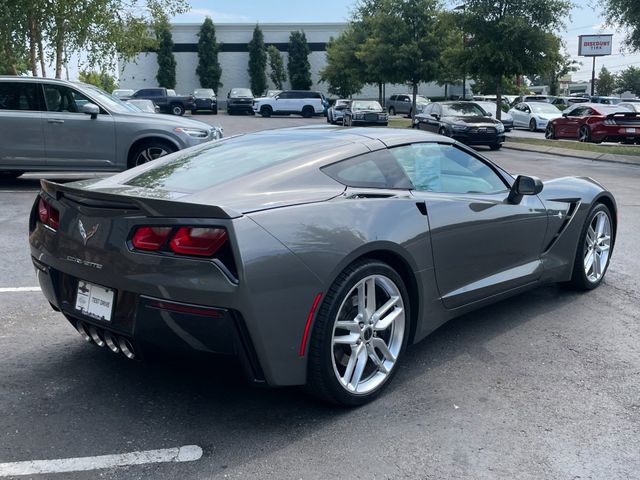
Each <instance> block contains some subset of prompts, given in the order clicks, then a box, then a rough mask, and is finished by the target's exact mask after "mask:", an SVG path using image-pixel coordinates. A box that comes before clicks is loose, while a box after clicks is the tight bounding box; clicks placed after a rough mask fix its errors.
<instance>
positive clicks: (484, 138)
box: [414, 102, 505, 150]
mask: <svg viewBox="0 0 640 480" xmlns="http://www.w3.org/2000/svg"><path fill="white" fill-rule="evenodd" d="M414 127H415V128H418V129H420V130H426V131H428V132H433V133H439V134H440V135H445V136H447V137H451V138H453V139H455V140H458V141H459V142H462V143H464V144H466V145H488V146H489V147H490V148H491V150H498V149H499V148H500V147H502V144H503V143H504V139H505V137H504V125H503V124H502V122H500V121H499V120H496V119H495V118H492V117H490V116H489V115H487V112H485V111H484V110H483V109H482V108H480V107H479V106H478V105H477V104H476V103H475V102H433V103H431V104H429V105H428V106H427V108H425V110H424V112H422V113H419V114H418V115H416V117H415V124H414Z"/></svg>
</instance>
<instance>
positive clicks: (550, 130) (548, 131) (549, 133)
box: [544, 124, 556, 140]
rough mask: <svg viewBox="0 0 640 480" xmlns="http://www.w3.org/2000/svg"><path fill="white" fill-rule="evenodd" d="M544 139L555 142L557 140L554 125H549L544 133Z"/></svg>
mask: <svg viewBox="0 0 640 480" xmlns="http://www.w3.org/2000/svg"><path fill="white" fill-rule="evenodd" d="M544 137H545V138H546V139H547V140H554V139H555V138H556V134H555V132H554V130H553V125H551V124H549V125H547V129H546V130H545V131H544Z"/></svg>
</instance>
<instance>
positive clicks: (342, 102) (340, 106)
mask: <svg viewBox="0 0 640 480" xmlns="http://www.w3.org/2000/svg"><path fill="white" fill-rule="evenodd" d="M347 105H349V100H336V103H335V104H334V106H333V107H334V108H335V109H336V110H344V109H345V108H346V107H347Z"/></svg>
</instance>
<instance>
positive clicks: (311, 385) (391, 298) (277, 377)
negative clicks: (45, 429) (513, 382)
mask: <svg viewBox="0 0 640 480" xmlns="http://www.w3.org/2000/svg"><path fill="white" fill-rule="evenodd" d="M524 167H525V165H521V166H520V168H524ZM579 173H580V174H581V172H579ZM177 192H180V194H178V193H177ZM34 200H35V201H34V204H33V208H32V211H31V214H30V217H29V246H30V256H31V258H32V259H33V263H34V266H35V268H36V270H37V272H38V275H37V278H38V282H39V283H40V287H41V292H42V294H43V295H44V296H45V298H46V300H47V301H48V302H49V303H50V304H51V306H52V308H53V309H54V310H55V311H56V312H60V313H58V314H52V315H57V316H58V318H59V319H60V321H68V322H69V323H70V324H71V325H73V327H75V328H76V329H77V330H78V332H79V333H80V335H81V338H82V339H83V340H86V341H87V342H91V343H92V344H93V345H94V346H95V345H97V346H100V347H102V350H103V352H100V353H102V354H104V351H110V352H113V353H114V354H117V355H118V356H120V357H121V358H122V359H123V361H129V360H126V358H129V359H135V358H138V357H142V358H143V357H144V354H145V349H146V348H148V347H149V346H151V347H156V348H157V347H162V348H165V349H169V350H174V351H180V350H181V349H182V350H183V351H184V350H185V349H186V350H187V351H191V350H193V351H197V352H198V353H199V354H200V355H203V354H213V353H216V354H223V355H233V356H236V357H238V358H239V359H240V364H241V365H242V367H243V372H244V373H245V375H246V377H247V378H248V379H249V380H250V381H252V382H254V383H256V384H262V385H269V386H285V385H288V386H291V385H303V384H306V385H307V389H308V391H309V392H311V393H312V394H314V395H316V396H318V397H319V398H321V399H323V400H325V401H328V402H332V403H337V404H341V405H345V406H356V405H362V404H364V403H367V402H369V401H371V400H373V399H374V398H376V396H378V395H379V394H380V393H381V392H382V391H383V390H384V388H385V387H386V386H388V385H389V383H390V381H391V380H392V378H393V376H394V374H395V373H396V372H397V371H398V369H399V367H401V365H402V362H403V356H404V353H405V351H406V348H407V346H408V345H410V344H413V343H416V342H419V341H420V340H422V339H423V338H425V337H426V336H427V335H428V334H429V333H430V332H433V331H434V330H436V329H437V328H438V327H439V326H441V325H442V324H443V323H444V322H446V321H447V320H449V319H451V318H454V317H456V316H459V315H462V314H465V313H468V312H471V311H473V310H475V309H478V308H481V307H485V306H487V305H488V304H491V303H494V302H496V301H498V300H501V299H504V298H507V297H510V296H512V295H513V294H514V293H517V292H522V291H525V290H527V289H530V288H533V287H536V286H540V285H545V284H550V283H554V282H570V283H571V284H572V286H573V287H574V288H578V289H582V290H592V289H594V288H596V287H598V286H599V285H600V284H601V283H602V281H603V279H604V278H605V275H606V272H607V268H608V266H609V261H610V258H611V255H612V252H613V249H614V245H615V240H616V233H617V230H616V227H617V222H616V219H617V208H616V202H615V199H614V197H613V195H612V194H611V193H610V192H609V191H608V190H606V189H605V188H604V187H603V186H602V185H601V184H600V183H598V182H596V181H594V180H591V179H589V178H585V177H584V176H580V177H567V176H565V177H563V178H558V179H555V180H546V181H545V182H544V183H543V182H542V181H541V180H539V179H537V178H534V177H529V176H525V175H519V176H518V177H515V178H514V177H513V176H511V175H509V174H508V173H507V172H505V170H503V169H502V168H501V167H500V166H498V165H496V164H494V163H492V162H491V161H490V160H488V159H486V158H484V157H483V156H481V155H479V154H478V153H477V152H474V151H473V150H471V149H468V148H466V147H464V146H462V145H459V144H457V143H456V142H454V141H453V140H451V139H448V138H445V137H441V136H435V135H430V134H426V133H425V132H417V131H412V130H407V129H390V128H380V129H364V128H360V129H358V128H354V129H349V130H347V131H345V130H340V129H318V128H315V129H309V128H304V127H303V128H297V129H284V130H275V131H262V132H258V133H250V134H246V135H239V136H236V137H231V138H228V139H224V140H222V141H220V142H216V143H215V145H202V146H200V147H196V148H195V149H192V150H190V151H189V152H184V153H182V152H179V153H177V154H174V155H172V156H171V157H167V158H165V159H161V160H159V161H157V162H156V163H155V164H153V165H150V166H144V167H140V168H137V169H134V170H131V171H129V172H124V173H121V174H118V175H115V176H112V177H111V178H108V179H92V180H90V181H89V182H86V181H85V182H74V183H64V184H59V183H54V182H51V181H46V180H45V181H43V182H42V190H41V191H40V192H39V194H38V195H37V196H36V198H35V199H34ZM427 215H428V221H427ZM558 295H561V293H560V291H559V293H558ZM90 299H94V300H93V301H91V300H90ZM96 300H97V301H96ZM65 319H66V320H65ZM464 341H465V342H467V343H469V342H478V345H477V347H478V348H481V347H482V345H481V343H482V341H483V339H482V338H475V339H472V338H465V339H464ZM68 350H70V349H66V348H65V349H55V352H56V353H55V354H56V355H67V354H69V352H68ZM52 351H53V350H52ZM76 352H77V349H75V348H74V349H73V350H72V354H75V353H76ZM93 353H95V354H98V352H97V349H96V352H91V354H93ZM52 354H54V353H52ZM87 355H88V354H83V357H86V356H87ZM420 355H421V352H420V351H419V350H418V351H414V352H413V354H412V357H413V358H412V361H420V360H419V359H418V358H417V357H418V356H420ZM430 355H431V354H430ZM125 357H126V358H125ZM74 361H75V360H74ZM92 366H95V362H90V361H87V362H85V365H84V367H83V368H84V369H85V371H86V372H85V373H86V375H87V376H89V377H91V376H92V372H91V369H92V368H93V367H92ZM96 368H99V369H100V372H101V374H104V373H105V372H104V370H105V369H113V371H114V372H115V371H118V370H122V369H123V367H121V366H118V365H116V364H114V363H112V362H108V363H107V362H101V363H100V366H99V367H96ZM58 373H59V374H63V372H58ZM50 374H51V375H56V372H55V371H53V372H50ZM96 375H97V373H96V372H93V376H96ZM107 375H108V373H107ZM140 379H141V381H144V380H143V377H140ZM52 380H55V378H53V379H52ZM408 385H409V382H408V383H407V384H405V385H404V386H403V388H405V387H407V386H408Z"/></svg>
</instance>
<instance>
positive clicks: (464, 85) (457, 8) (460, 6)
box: [453, 3, 467, 100]
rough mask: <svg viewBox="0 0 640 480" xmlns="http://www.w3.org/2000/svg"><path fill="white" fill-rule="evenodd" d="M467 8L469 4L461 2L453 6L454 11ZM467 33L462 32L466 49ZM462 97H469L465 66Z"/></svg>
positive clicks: (463, 47)
mask: <svg viewBox="0 0 640 480" xmlns="http://www.w3.org/2000/svg"><path fill="white" fill-rule="evenodd" d="M466 9H467V5H466V4H464V3H463V4H461V5H458V6H457V7H453V10H454V11H462V12H463V13H464V12H465V11H466ZM466 40H467V39H466V35H465V33H464V31H463V32H462V49H463V50H464V49H465V48H466V43H467V42H466ZM462 99H463V100H466V99H467V71H466V69H465V68H464V67H463V69H462Z"/></svg>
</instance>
